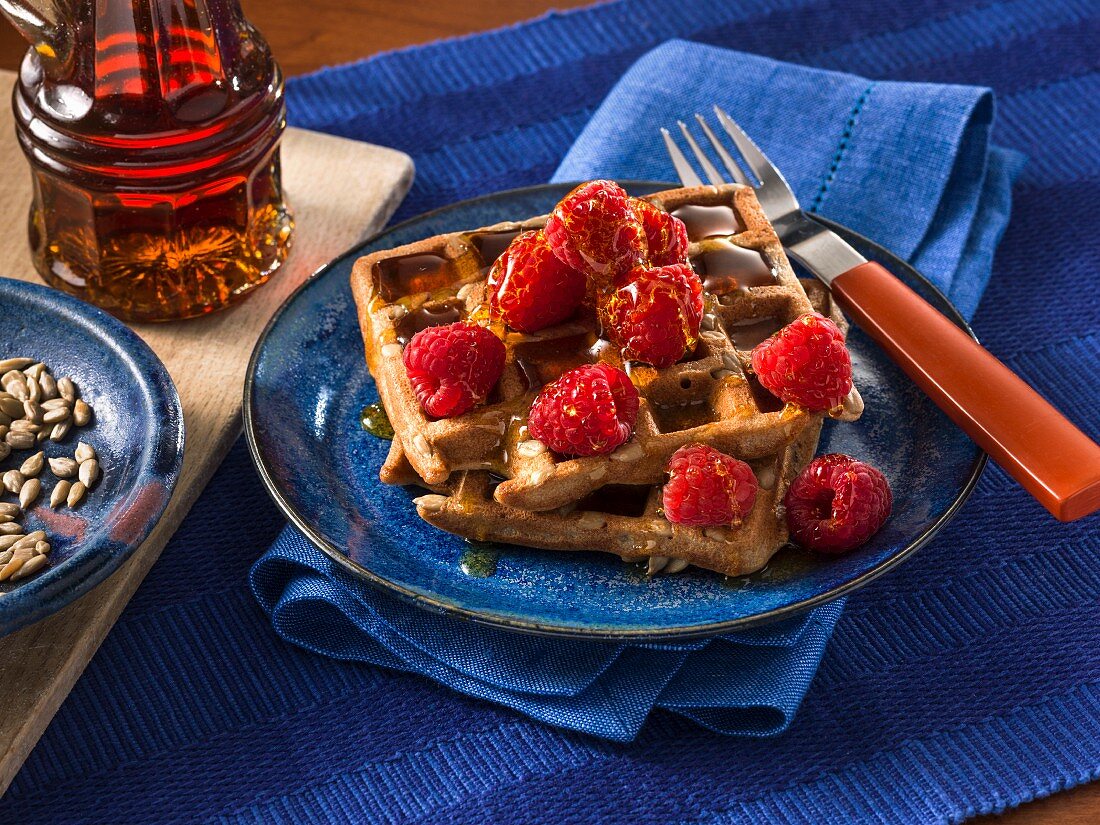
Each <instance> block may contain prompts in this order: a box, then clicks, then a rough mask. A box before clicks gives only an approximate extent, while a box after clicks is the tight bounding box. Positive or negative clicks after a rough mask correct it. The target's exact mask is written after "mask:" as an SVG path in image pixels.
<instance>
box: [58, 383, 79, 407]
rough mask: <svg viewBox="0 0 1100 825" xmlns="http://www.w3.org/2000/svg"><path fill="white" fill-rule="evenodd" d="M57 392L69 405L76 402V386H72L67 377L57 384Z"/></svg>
mask: <svg viewBox="0 0 1100 825" xmlns="http://www.w3.org/2000/svg"><path fill="white" fill-rule="evenodd" d="M57 391H58V392H59V393H60V394H61V397H62V398H64V399H65V400H66V401H68V402H69V403H70V404H72V403H73V402H74V401H76V384H74V383H73V379H71V378H69V377H68V376H66V377H64V378H62V379H60V380H59V381H58V382H57Z"/></svg>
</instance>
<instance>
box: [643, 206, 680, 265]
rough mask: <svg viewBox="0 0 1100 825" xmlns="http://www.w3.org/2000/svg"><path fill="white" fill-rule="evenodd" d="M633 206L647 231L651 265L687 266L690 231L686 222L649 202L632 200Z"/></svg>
mask: <svg viewBox="0 0 1100 825" xmlns="http://www.w3.org/2000/svg"><path fill="white" fill-rule="evenodd" d="M631 204H632V205H633V207H634V214H635V215H636V216H637V218H638V220H639V221H641V223H642V228H643V229H644V230H645V237H646V245H647V246H648V247H649V263H650V265H651V266H668V265H669V264H686V263H687V251H688V230H687V227H686V226H685V225H684V222H683V221H682V220H680V219H679V218H677V217H674V216H673V215H670V214H669V213H668V212H665V211H664V210H663V209H658V208H657V207H656V206H654V205H653V204H651V203H650V202H649V201H643V200H641V199H639V198H632V199H631Z"/></svg>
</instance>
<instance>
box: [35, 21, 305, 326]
mask: <svg viewBox="0 0 1100 825" xmlns="http://www.w3.org/2000/svg"><path fill="white" fill-rule="evenodd" d="M70 6H71V9H72V14H73V17H74V19H73V21H72V30H73V32H74V34H73V37H74V38H75V42H74V44H73V52H74V54H73V56H72V59H71V60H68V61H65V62H64V63H62V62H61V61H59V60H57V59H56V56H53V55H50V54H48V53H39V52H35V51H33V50H32V51H31V52H29V53H28V55H27V57H26V59H25V60H24V62H23V66H22V70H21V73H20V79H19V83H18V86H17V89H16V94H15V115H16V127H17V132H18V135H19V139H20V141H21V143H22V145H23V149H24V151H25V153H26V155H27V157H28V160H29V161H30V164H31V173H32V177H33V183H34V200H33V203H32V206H31V212H30V242H31V251H32V255H33V260H34V263H35V266H36V267H37V269H38V271H39V272H40V273H41V275H42V277H43V278H44V279H45V280H46V281H47V282H48V283H49V284H51V285H52V286H55V287H57V288H59V289H63V290H65V291H67V292H71V293H73V294H75V295H78V296H80V297H81V298H84V299H85V300H88V301H91V302H92V303H95V304H97V305H99V306H101V307H104V308H105V309H107V310H109V311H111V312H113V313H115V314H116V315H119V316H121V317H124V318H127V319H130V320H138V321H149V320H155V321H159V320H170V319H175V318H188V317H192V316H196V315H203V314H206V313H208V312H212V311H214V310H217V309H221V308H223V307H225V306H228V305H230V304H232V303H234V302H236V301H238V300H240V299H241V298H243V297H244V296H245V295H247V294H249V293H250V292H251V291H252V290H253V289H255V288H256V287H257V286H259V285H260V284H262V283H264V282H265V281H266V280H267V279H268V278H269V277H270V276H271V275H272V274H273V273H274V272H275V271H276V270H277V269H278V267H279V266H280V264H281V263H282V262H283V260H284V259H285V258H286V256H287V253H288V251H289V244H290V235H291V230H292V226H293V224H292V220H291V218H290V215H289V213H288V211H287V208H286V205H285V203H284V200H283V193H282V184H281V179H280V166H279V151H278V145H279V139H280V137H281V135H282V132H283V128H284V126H285V114H284V113H285V105H284V101H283V80H282V75H281V73H280V71H279V68H278V66H277V65H276V63H275V62H274V60H273V59H272V57H271V53H270V51H269V50H268V47H267V44H266V43H265V42H264V41H263V39H262V38H261V37H260V36H259V34H258V33H257V32H256V31H255V30H254V29H253V28H252V27H251V26H250V25H249V24H248V23H247V22H246V21H245V20H244V18H243V16H242V15H241V12H240V8H239V6H238V4H237V3H236V2H225V1H224V0H186V2H184V0H131V2H120V1H118V0H112V2H106V3H104V2H100V3H73V4H70ZM40 51H41V50H40Z"/></svg>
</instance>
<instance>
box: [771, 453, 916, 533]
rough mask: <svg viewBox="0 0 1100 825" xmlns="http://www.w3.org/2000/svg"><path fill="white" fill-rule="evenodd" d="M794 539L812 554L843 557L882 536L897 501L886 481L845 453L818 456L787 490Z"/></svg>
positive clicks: (788, 509)
mask: <svg viewBox="0 0 1100 825" xmlns="http://www.w3.org/2000/svg"><path fill="white" fill-rule="evenodd" d="M786 504H787V526H788V527H789V528H790V531H791V538H793V539H794V540H795V541H797V542H798V543H799V544H801V545H802V546H803V547H808V548H810V549H811V550H819V551H821V552H822V553H843V552H845V551H846V550H851V549H852V548H853V547H856V546H858V545H860V544H863V542H865V541H867V539H869V538H870V537H871V536H872V535H874V534H875V533H877V532H878V529H879V528H880V527H882V525H883V523H884V522H885V521H886V519H887V518H888V517H889V515H890V510H891V508H892V507H893V504H894V499H893V496H892V495H891V493H890V484H889V483H888V482H887V481H886V476H884V475H883V474H882V473H881V472H879V471H878V470H876V469H875V468H874V467H872V466H871V465H870V464H864V463H863V462H862V461H856V460H855V459H854V458H852V457H851V456H847V455H842V454H840V453H830V454H829V455H823V456H818V457H817V458H815V459H814V460H813V461H811V462H810V464H809V466H808V467H807V468H806V469H805V470H803V471H802V472H801V473H799V474H798V477H797V478H796V479H795V480H794V481H793V482H791V486H790V489H788V490H787V498H786Z"/></svg>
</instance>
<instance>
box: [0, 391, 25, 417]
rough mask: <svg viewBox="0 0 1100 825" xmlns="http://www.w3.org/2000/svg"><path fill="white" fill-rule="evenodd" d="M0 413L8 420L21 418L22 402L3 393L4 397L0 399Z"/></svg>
mask: <svg viewBox="0 0 1100 825" xmlns="http://www.w3.org/2000/svg"><path fill="white" fill-rule="evenodd" d="M0 411H2V412H3V413H4V415H6V416H9V417H10V418H22V417H23V402H22V401H20V400H19V399H18V398H16V397H15V396H14V395H9V394H7V393H5V394H4V397H3V398H0Z"/></svg>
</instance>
